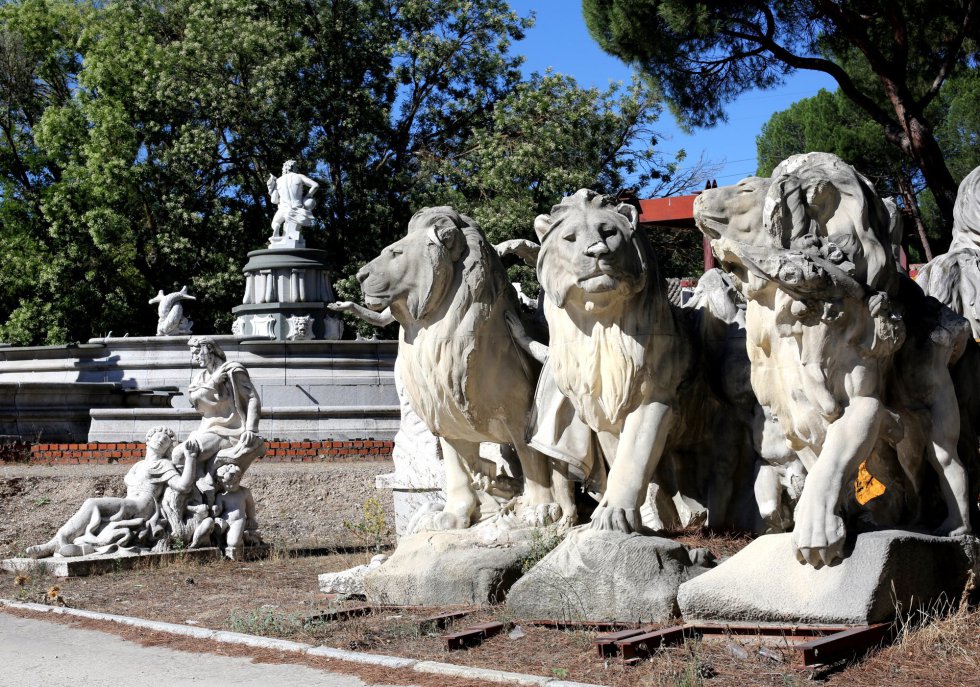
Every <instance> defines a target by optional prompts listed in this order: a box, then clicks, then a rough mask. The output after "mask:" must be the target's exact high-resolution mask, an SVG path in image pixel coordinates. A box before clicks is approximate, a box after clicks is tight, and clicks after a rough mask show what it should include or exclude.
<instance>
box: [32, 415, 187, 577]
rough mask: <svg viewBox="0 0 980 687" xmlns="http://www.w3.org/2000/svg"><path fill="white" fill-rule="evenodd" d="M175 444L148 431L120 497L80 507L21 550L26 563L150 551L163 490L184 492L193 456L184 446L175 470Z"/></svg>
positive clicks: (159, 529) (157, 533)
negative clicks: (27, 559)
mask: <svg viewBox="0 0 980 687" xmlns="http://www.w3.org/2000/svg"><path fill="white" fill-rule="evenodd" d="M175 443H176V436H175V435H174V433H173V430H171V429H168V428H167V427H154V428H152V429H151V430H150V431H148V432H147V434H146V457H145V458H144V459H143V460H141V461H140V462H138V463H136V464H135V465H133V467H132V468H130V469H129V472H127V473H126V477H125V482H126V496H125V497H123V498H117V497H102V498H91V499H86V500H85V503H83V504H82V507H81V508H79V509H78V511H77V512H76V513H75V514H74V515H73V516H72V517H71V518H70V519H69V520H68V522H66V523H65V524H64V525H62V526H61V528H60V529H59V530H58V532H57V534H55V536H54V537H53V538H52V539H51V540H50V541H48V542H47V543H45V544H38V545H37V546H31V547H29V548H28V549H27V555H28V556H31V557H32V558H46V557H48V556H53V555H55V554H58V555H60V556H81V555H84V554H89V553H94V552H96V551H99V552H105V553H109V552H113V551H115V550H117V549H118V548H120V547H144V548H148V547H150V546H152V545H153V543H154V542H155V541H157V540H158V539H159V538H160V537H161V536H162V535H163V534H164V527H165V525H166V520H165V519H164V518H163V517H162V513H161V510H160V500H161V498H162V496H163V492H164V489H167V488H169V489H173V490H174V491H176V492H180V493H187V492H188V491H190V489H191V487H192V485H193V483H194V476H195V468H196V465H197V458H198V450H197V446H196V445H195V444H193V443H190V444H188V445H187V446H186V448H185V455H186V457H187V458H186V460H185V462H184V464H183V466H182V468H181V469H179V470H178V468H177V466H175V465H174V463H173V460H172V459H171V451H172V449H173V446H174V444H175Z"/></svg>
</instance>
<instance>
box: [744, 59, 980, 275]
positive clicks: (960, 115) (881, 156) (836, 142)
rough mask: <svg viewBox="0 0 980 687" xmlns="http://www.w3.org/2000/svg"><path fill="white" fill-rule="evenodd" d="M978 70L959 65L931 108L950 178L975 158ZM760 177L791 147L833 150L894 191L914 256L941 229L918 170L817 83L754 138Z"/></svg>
mask: <svg viewBox="0 0 980 687" xmlns="http://www.w3.org/2000/svg"><path fill="white" fill-rule="evenodd" d="M978 97H980V72H978V71H977V70H967V71H963V72H961V73H959V74H957V75H956V76H954V77H953V78H951V79H949V80H947V82H946V84H945V85H944V86H943V89H942V91H941V92H940V94H939V97H938V98H937V99H936V100H935V101H934V102H933V104H932V105H931V106H930V109H929V117H930V118H931V119H932V120H933V121H935V122H937V127H936V137H937V139H938V141H939V144H940V146H941V148H942V150H943V152H944V155H945V158H946V161H947V163H948V165H949V168H950V171H951V173H952V174H953V177H954V179H957V180H959V179H962V178H963V177H964V176H965V175H966V174H967V173H969V172H970V171H971V170H972V169H973V168H974V167H976V166H977V165H978V164H980V149H978V147H977V145H976V142H977V137H978V135H980V114H978V110H977V107H976V103H977V102H978V100H977V99H978ZM756 146H757V150H758V159H759V170H758V173H759V174H760V175H761V176H768V175H769V174H771V172H772V170H773V168H774V167H775V166H776V165H777V164H779V162H781V161H782V160H784V159H786V158H787V157H789V156H790V155H794V154H796V153H804V152H810V151H823V152H829V153H834V154H835V155H838V156H840V157H841V158H843V159H844V160H847V161H848V162H849V163H851V164H853V165H854V166H855V167H856V168H857V169H858V170H860V171H861V173H863V174H864V175H866V176H867V177H868V178H869V179H871V181H872V182H873V183H874V184H875V187H876V189H877V190H878V192H879V193H881V194H882V195H884V196H895V197H896V198H897V199H898V202H899V205H900V207H901V208H902V209H903V210H904V211H905V212H906V214H907V215H908V216H909V218H910V219H911V220H912V224H913V225H914V226H915V230H916V234H917V239H916V243H918V244H921V246H922V248H923V250H922V253H921V254H920V255H913V256H912V257H913V259H925V260H931V259H932V257H933V253H932V250H931V245H930V239H929V236H932V237H934V238H935V237H936V236H938V235H939V233H940V232H939V228H940V227H941V226H942V220H941V218H940V217H939V216H938V213H937V212H936V210H935V203H934V202H933V200H932V197H931V193H930V192H929V191H928V190H927V189H926V187H925V183H924V180H923V177H922V173H921V171H920V170H919V169H918V168H917V167H916V166H915V165H914V164H913V163H912V162H911V161H910V160H909V159H908V158H906V157H905V156H903V155H902V154H901V152H900V151H899V150H898V149H896V148H895V147H894V146H891V145H889V143H888V142H887V141H886V140H885V138H884V136H882V135H881V127H880V125H879V124H878V123H876V122H875V121H873V120H872V119H871V118H870V117H868V115H867V113H865V112H864V111H863V110H861V109H860V108H859V107H857V106H856V105H855V104H854V103H853V102H852V101H850V100H849V99H848V98H846V97H844V96H843V94H841V93H840V92H839V91H837V92H833V93H831V92H828V91H824V90H821V91H820V92H819V93H818V94H817V95H816V96H814V97H812V98H806V99H803V100H800V101H798V102H796V103H794V104H793V105H791V106H790V107H789V108H788V109H786V110H784V111H782V112H777V113H775V114H774V115H773V116H772V117H771V118H770V119H769V121H768V122H767V123H766V124H765V125H764V126H763V128H762V132H761V133H760V135H759V136H758V137H757V138H756Z"/></svg>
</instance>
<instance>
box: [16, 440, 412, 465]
mask: <svg viewBox="0 0 980 687" xmlns="http://www.w3.org/2000/svg"><path fill="white" fill-rule="evenodd" d="M393 448H394V442H392V441H381V440H376V439H351V440H345V441H335V440H323V441H270V442H269V450H268V452H267V453H266V454H265V456H263V457H262V458H260V460H261V461H263V462H266V463H320V462H343V461H358V462H363V461H385V460H390V459H391V451H392V449H393ZM145 454H146V449H145V444H144V443H143V442H96V443H85V444H71V443H68V444H40V443H39V444H31V443H26V442H14V443H7V444H3V445H0V465H78V464H84V465H91V464H96V465H106V464H113V463H118V464H131V463H135V462H136V461H138V460H140V459H142V458H143V456H144V455H145Z"/></svg>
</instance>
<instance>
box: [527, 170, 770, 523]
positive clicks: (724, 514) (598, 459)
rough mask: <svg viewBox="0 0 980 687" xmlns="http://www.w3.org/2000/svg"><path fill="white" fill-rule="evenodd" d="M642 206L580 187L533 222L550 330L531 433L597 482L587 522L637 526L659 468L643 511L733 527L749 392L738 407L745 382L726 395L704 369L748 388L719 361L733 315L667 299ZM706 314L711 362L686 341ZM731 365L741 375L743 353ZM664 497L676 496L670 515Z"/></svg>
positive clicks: (746, 449)
mask: <svg viewBox="0 0 980 687" xmlns="http://www.w3.org/2000/svg"><path fill="white" fill-rule="evenodd" d="M637 218H638V211H637V210H636V209H635V208H634V207H633V206H631V205H629V204H625V203H623V204H617V203H616V202H615V201H613V200H612V199H610V198H607V197H605V196H601V195H599V194H597V193H595V192H593V191H589V190H587V189H583V190H580V191H579V192H577V193H576V194H574V195H573V196H569V197H567V198H565V199H564V200H563V201H562V202H561V203H560V204H559V205H556V206H555V207H554V208H553V209H552V212H551V214H550V215H542V216H540V217H538V218H537V220H536V221H535V227H534V228H535V231H536V232H537V234H538V237H539V239H540V240H541V250H540V253H539V255H538V261H537V268H538V278H539V281H540V282H541V286H542V289H543V291H544V293H545V296H546V298H545V302H544V311H545V316H546V318H547V321H548V326H549V329H550V337H551V342H550V346H549V352H550V354H549V358H548V362H547V364H546V366H545V369H544V371H543V372H542V376H541V382H540V383H539V386H538V392H537V398H536V401H535V405H536V408H535V416H534V421H533V425H532V428H531V431H532V433H533V436H532V439H531V444H532V445H533V446H535V447H536V448H539V449H540V450H542V451H544V452H546V453H548V454H550V455H552V457H554V458H555V459H557V460H560V461H562V462H564V463H566V464H567V465H568V466H569V471H570V474H571V475H573V476H574V477H575V478H576V479H580V480H583V481H584V482H585V483H586V484H587V485H588V486H589V488H590V491H593V492H594V493H597V494H598V495H599V497H600V500H599V505H598V507H597V508H596V510H595V512H594V513H593V515H592V527H593V529H598V530H614V531H618V532H625V533H629V532H640V531H644V530H646V529H647V528H646V527H645V526H644V525H645V523H644V518H643V509H642V507H643V505H644V502H645V501H647V499H648V496H649V495H650V490H649V489H648V486H649V485H650V484H651V481H652V480H654V478H655V474H656V480H655V483H656V484H657V489H656V490H655V492H656V494H659V496H657V498H656V503H652V504H648V508H647V510H652V511H653V513H651V517H649V518H647V520H648V524H650V525H653V526H655V527H657V528H658V529H660V528H664V527H665V526H667V523H670V524H671V525H674V526H683V525H687V524H691V518H692V516H693V515H694V514H695V513H698V514H699V516H698V517H703V518H707V524H708V525H709V526H712V527H715V528H719V527H725V526H731V525H732V523H733V520H737V519H738V516H737V515H736V514H735V513H734V511H735V510H738V509H737V508H733V499H735V500H737V498H738V497H739V496H740V495H739V494H738V491H739V489H740V487H742V485H747V486H748V489H751V481H750V480H751V470H752V467H753V465H754V462H755V456H754V453H753V452H752V440H751V435H750V433H749V427H750V424H749V421H748V419H747V418H748V415H749V414H750V413H751V408H752V407H754V405H755V404H754V399H753V398H752V396H751V392H749V393H748V396H747V399H745V400H747V402H748V407H747V408H746V409H745V410H739V409H738V408H737V405H738V404H739V403H742V402H743V401H742V400H739V399H737V398H736V396H737V395H738V394H739V393H742V392H738V393H735V395H732V396H730V397H729V398H724V393H716V392H715V391H714V390H712V389H711V388H710V386H709V384H708V383H707V376H708V374H709V372H708V371H709V370H712V371H713V372H714V373H715V374H716V376H718V377H719V378H718V379H716V380H715V386H717V387H719V388H723V387H726V386H728V387H729V388H728V390H729V391H732V392H735V391H736V389H737V388H738V387H739V386H742V387H746V388H747V384H744V383H743V384H739V383H738V382H737V380H736V379H735V378H733V377H731V375H732V372H733V370H729V369H727V366H726V364H725V360H726V358H727V357H729V356H728V354H726V353H725V352H724V348H725V338H726V336H727V330H728V325H729V324H735V321H734V320H732V321H731V322H730V323H726V322H723V321H722V320H720V319H718V317H717V315H718V313H717V312H711V308H710V307H709V306H710V303H707V302H706V303H705V304H704V306H705V307H704V309H703V310H701V311H698V312H697V314H695V311H694V310H693V309H691V310H684V309H681V308H679V307H675V306H673V305H671V303H670V302H669V301H668V298H667V291H666V285H665V283H664V279H663V277H662V275H660V273H659V271H658V268H657V262H656V256H655V255H654V252H653V248H652V246H651V245H650V242H649V240H648V239H647V238H646V236H645V234H644V233H643V231H642V230H639V229H638V228H637ZM699 320H700V321H699ZM713 322H716V323H718V324H719V325H720V326H719V327H718V328H717V331H716V341H714V342H713V344H712V345H713V346H714V348H713V349H712V350H714V351H715V357H716V360H715V361H713V362H711V361H709V357H710V356H706V355H702V347H700V346H698V345H695V343H694V342H695V340H696V338H697V337H698V336H699V333H700V334H703V333H706V332H708V331H710V330H711V329H712V327H713V326H714V325H713V324H712V323H713ZM715 344H717V345H716V346H715ZM708 348H712V347H710V346H706V347H704V350H705V351H706V350H707V349H708ZM736 367H737V366H736ZM734 373H735V375H736V377H737V375H738V374H742V375H743V376H744V375H745V374H746V370H745V366H744V364H743V365H742V366H741V368H740V369H735V370H734ZM743 395H744V394H743ZM740 416H741V417H740ZM664 457H666V461H665V462H664V464H663V465H661V463H662V460H661V459H662V458H664ZM607 466H608V468H607ZM658 466H660V467H661V470H660V472H659V474H658ZM607 469H608V474H607ZM664 496H667V497H668V498H667V499H666V500H667V501H670V500H671V497H673V501H674V505H673V506H672V510H674V511H675V513H674V515H673V516H672V517H670V518H667V517H664V515H663V514H662V513H663V510H664V505H665V504H664V503H663V500H664V499H663V498H662V497H664ZM702 522H704V521H703V520H702ZM740 524H741V525H742V526H749V527H751V524H752V523H745V522H744V521H742V522H741V523H740Z"/></svg>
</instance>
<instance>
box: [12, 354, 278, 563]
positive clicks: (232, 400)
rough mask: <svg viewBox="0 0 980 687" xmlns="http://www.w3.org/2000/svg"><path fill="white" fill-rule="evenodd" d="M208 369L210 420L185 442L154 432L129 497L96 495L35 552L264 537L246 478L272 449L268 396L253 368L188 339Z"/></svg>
mask: <svg viewBox="0 0 980 687" xmlns="http://www.w3.org/2000/svg"><path fill="white" fill-rule="evenodd" d="M188 345H189V346H190V349H191V357H192V360H193V361H194V363H195V364H196V365H199V366H200V367H201V368H202V369H201V370H200V371H199V372H198V373H197V374H196V375H195V376H194V378H193V380H192V382H191V384H190V387H189V389H188V395H189V396H190V400H191V405H193V407H194V408H195V409H196V410H197V411H198V412H199V413H200V414H201V416H202V417H201V424H200V426H199V427H198V429H197V430H195V431H194V432H191V434H190V436H189V437H188V438H187V440H185V441H184V442H183V443H181V444H179V445H175V444H176V435H175V434H174V432H173V431H172V430H170V429H168V428H166V427H155V428H153V429H151V430H150V431H149V432H148V433H147V437H146V451H147V453H146V458H145V459H144V460H142V461H140V462H139V463H137V464H136V465H134V466H133V467H132V468H131V469H130V471H129V473H127V475H126V478H125V481H126V487H127V493H126V497H125V498H96V499H88V500H86V501H85V503H84V504H83V505H82V507H81V508H80V509H79V510H78V512H77V513H76V514H75V515H73V516H72V517H71V519H69V520H68V522H67V523H65V525H64V526H63V527H62V528H61V529H59V530H58V533H57V534H56V535H55V536H54V538H53V539H51V541H49V542H47V543H46V544H41V545H39V546H32V547H30V548H29V549H28V550H27V553H28V555H29V556H32V557H35V558H43V557H47V556H52V555H55V554H57V555H61V556H79V555H84V554H89V553H106V554H108V553H113V552H115V551H117V550H118V549H120V548H126V549H127V550H129V551H131V552H136V551H145V550H150V549H153V550H156V551H164V550H168V549H170V548H171V547H172V546H173V545H174V544H175V543H176V541H178V540H179V541H180V542H181V543H182V544H183V546H184V547H185V548H198V547H202V546H210V545H216V546H221V547H223V548H224V549H225V552H226V554H227V555H228V556H229V557H231V558H240V557H241V554H242V551H243V546H245V545H250V544H258V543H261V540H260V538H259V535H258V531H257V527H258V524H257V522H256V520H255V502H254V500H253V498H252V495H251V492H250V491H249V490H248V489H246V488H244V487H241V486H240V481H241V477H242V475H243V474H244V473H245V471H246V470H247V469H248V467H249V465H251V464H252V462H253V461H254V460H255V459H256V458H258V457H260V456H261V455H263V454H264V453H265V450H266V443H265V440H264V439H263V438H262V437H261V436H259V435H258V425H259V412H260V408H261V405H260V400H259V395H258V393H257V392H256V390H255V387H254V386H253V385H252V382H251V380H250V379H249V376H248V371H247V370H246V369H245V367H244V366H243V365H241V364H240V363H229V362H226V359H225V354H224V352H223V351H222V350H221V348H220V347H219V346H218V345H217V344H216V343H215V342H214V341H213V340H212V339H210V338H207V337H192V338H191V339H190V340H189V341H188Z"/></svg>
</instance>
